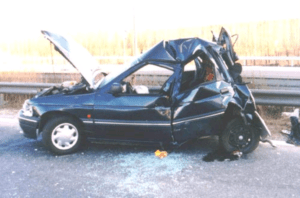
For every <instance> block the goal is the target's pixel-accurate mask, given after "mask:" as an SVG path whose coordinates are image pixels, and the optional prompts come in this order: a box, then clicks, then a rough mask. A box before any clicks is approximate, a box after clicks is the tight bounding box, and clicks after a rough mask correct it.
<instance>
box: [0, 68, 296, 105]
mask: <svg viewBox="0 0 300 198" xmlns="http://www.w3.org/2000/svg"><path fill="white" fill-rule="evenodd" d="M44 75H45V78H47V79H49V78H50V79H56V78H57V79H59V80H60V81H61V80H62V79H64V81H68V80H72V79H69V78H70V75H69V74H68V73H45V74H44ZM143 75H149V74H148V73H143V74H141V76H139V77H138V78H140V77H141V78H144V77H143ZM165 75H166V74H164V73H161V74H160V76H158V77H159V78H157V79H156V80H158V79H160V78H161V79H164V78H165V77H166V76H165ZM242 76H243V79H244V81H245V82H252V84H251V85H250V86H251V87H252V89H251V90H252V93H253V95H254V97H255V100H256V103H257V104H261V105H279V106H300V68H297V67H266V66H245V67H243V73H242ZM65 77H66V78H65ZM55 85H58V84H55V83H10V82H0V95H1V94H36V93H37V92H38V90H39V89H42V88H48V87H51V86H55Z"/></svg>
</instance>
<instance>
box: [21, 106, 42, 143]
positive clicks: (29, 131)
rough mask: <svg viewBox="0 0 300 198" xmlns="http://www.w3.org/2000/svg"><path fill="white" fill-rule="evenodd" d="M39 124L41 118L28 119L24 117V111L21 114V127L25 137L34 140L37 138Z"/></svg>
mask: <svg viewBox="0 0 300 198" xmlns="http://www.w3.org/2000/svg"><path fill="white" fill-rule="evenodd" d="M39 122H40V118H39V117H28V116H24V115H23V111H22V110H21V111H20V112H19V125H20V127H21V129H22V131H23V135H24V136H25V137H27V138H32V139H36V138H37V129H38V126H39Z"/></svg>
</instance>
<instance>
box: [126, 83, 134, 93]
mask: <svg viewBox="0 0 300 198" xmlns="http://www.w3.org/2000/svg"><path fill="white" fill-rule="evenodd" d="M126 92H127V93H129V94H132V93H135V90H134V88H133V87H132V85H131V84H130V82H126Z"/></svg>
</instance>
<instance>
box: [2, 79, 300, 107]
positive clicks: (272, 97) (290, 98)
mask: <svg viewBox="0 0 300 198" xmlns="http://www.w3.org/2000/svg"><path fill="white" fill-rule="evenodd" d="M55 85H58V84H54V83H9V82H0V94H3V93H6V94H36V93H37V92H38V89H42V88H48V87H51V86H55ZM251 91H252V94H253V96H254V98H255V101H256V104H258V105H276V106H300V91H291V90H270V89H269V90H268V89H251Z"/></svg>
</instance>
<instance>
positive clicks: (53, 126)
mask: <svg viewBox="0 0 300 198" xmlns="http://www.w3.org/2000/svg"><path fill="white" fill-rule="evenodd" d="M42 136H43V143H44V145H45V146H46V147H47V148H48V149H50V150H51V151H53V152H54V153H56V154H60V155H62V154H69V153H72V152H74V151H76V150H77V149H78V148H79V146H80V143H81V139H82V137H81V136H82V135H81V128H80V126H79V125H78V124H77V123H76V121H75V120H74V119H72V118H70V117H57V118H54V119H52V120H50V121H49V122H48V123H46V125H45V127H44V129H43V133H42Z"/></svg>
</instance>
